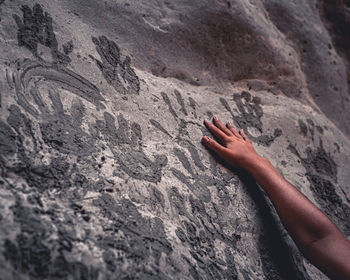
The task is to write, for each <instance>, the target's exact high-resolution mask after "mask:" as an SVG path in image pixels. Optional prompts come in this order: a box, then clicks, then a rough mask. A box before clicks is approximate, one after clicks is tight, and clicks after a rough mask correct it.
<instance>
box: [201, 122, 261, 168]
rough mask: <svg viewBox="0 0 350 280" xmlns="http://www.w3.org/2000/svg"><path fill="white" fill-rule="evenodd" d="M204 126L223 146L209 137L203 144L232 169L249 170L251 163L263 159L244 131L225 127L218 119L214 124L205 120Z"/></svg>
mask: <svg viewBox="0 0 350 280" xmlns="http://www.w3.org/2000/svg"><path fill="white" fill-rule="evenodd" d="M204 124H205V126H206V127H207V128H208V129H209V131H210V132H211V133H212V134H213V135H214V136H215V138H217V139H218V140H219V141H220V142H221V144H220V143H218V142H217V141H215V140H214V139H212V138H209V137H208V136H204V137H203V138H202V143H203V144H204V146H206V147H207V148H208V149H210V150H212V151H213V152H214V153H216V154H217V155H218V156H219V157H221V158H222V159H223V160H224V161H226V162H227V163H228V164H229V165H231V166H232V167H236V168H237V167H242V168H244V169H247V168H248V167H249V165H250V164H251V163H253V162H254V161H256V160H259V158H261V157H260V156H259V155H258V153H257V152H256V151H255V149H254V147H253V145H252V143H251V141H250V140H249V139H248V137H247V135H246V134H245V133H244V131H243V129H241V130H239V131H237V129H236V128H234V127H233V126H232V125H231V124H230V123H226V126H225V125H224V124H223V123H222V122H221V121H220V120H219V119H218V118H216V117H214V119H213V123H212V122H209V121H207V120H205V121H204Z"/></svg>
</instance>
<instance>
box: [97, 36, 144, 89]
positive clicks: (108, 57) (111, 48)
mask: <svg viewBox="0 0 350 280" xmlns="http://www.w3.org/2000/svg"><path fill="white" fill-rule="evenodd" d="M92 41H93V42H94V44H95V46H96V50H97V52H98V54H99V55H100V57H101V60H102V61H100V60H98V59H96V58H94V57H93V56H90V57H91V58H93V59H94V60H95V61H96V64H97V66H98V68H100V70H101V72H102V74H103V76H104V77H105V79H106V81H107V82H108V83H109V84H110V85H111V86H113V87H114V88H115V89H116V90H117V92H118V93H121V94H139V93H140V81H139V78H138V77H137V75H136V73H135V71H134V70H133V69H132V67H131V65H130V63H131V60H130V57H129V56H126V57H125V59H124V61H122V59H121V55H120V49H119V47H118V46H117V44H116V43H115V42H114V41H111V40H108V39H107V38H106V37H105V36H100V37H99V38H95V37H92Z"/></svg>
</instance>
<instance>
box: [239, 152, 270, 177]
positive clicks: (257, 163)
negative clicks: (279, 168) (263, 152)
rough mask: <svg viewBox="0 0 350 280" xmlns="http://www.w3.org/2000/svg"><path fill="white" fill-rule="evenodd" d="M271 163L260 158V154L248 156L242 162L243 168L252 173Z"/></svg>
mask: <svg viewBox="0 0 350 280" xmlns="http://www.w3.org/2000/svg"><path fill="white" fill-rule="evenodd" d="M268 163H269V160H268V159H267V158H265V157H262V156H259V155H258V154H255V155H252V156H248V157H246V158H245V159H244V160H243V161H242V167H243V168H244V169H245V170H246V171H248V172H249V173H252V172H253V171H254V170H256V169H257V168H259V167H262V166H264V165H266V164H268Z"/></svg>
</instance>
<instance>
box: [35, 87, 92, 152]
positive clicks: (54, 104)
mask: <svg viewBox="0 0 350 280" xmlns="http://www.w3.org/2000/svg"><path fill="white" fill-rule="evenodd" d="M31 94H32V96H33V99H34V101H35V103H36V105H37V108H38V109H39V112H40V115H39V119H40V122H39V127H40V131H41V135H42V139H43V140H44V142H45V143H46V144H47V145H48V146H50V147H52V148H54V149H55V150H57V151H59V152H61V153H63V154H71V153H73V154H75V155H77V156H87V155H91V153H92V152H94V151H95V150H96V148H95V142H96V140H95V139H94V138H93V137H92V136H91V135H90V134H88V133H86V132H85V131H84V130H83V129H82V123H83V117H84V116H85V107H84V104H83V103H82V102H81V100H75V101H74V102H73V103H72V105H71V107H70V114H67V113H65V112H64V108H63V104H62V101H61V97H60V95H59V93H57V92H56V91H55V90H54V89H50V90H49V99H50V101H51V106H48V105H47V103H46V102H45V101H44V100H43V98H42V96H41V94H40V91H39V90H32V91H31Z"/></svg>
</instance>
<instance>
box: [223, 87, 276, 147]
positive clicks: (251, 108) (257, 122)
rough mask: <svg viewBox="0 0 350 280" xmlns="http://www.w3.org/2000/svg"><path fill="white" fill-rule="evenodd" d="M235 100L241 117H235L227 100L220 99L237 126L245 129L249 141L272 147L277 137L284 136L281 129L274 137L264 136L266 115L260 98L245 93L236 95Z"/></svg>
mask: <svg viewBox="0 0 350 280" xmlns="http://www.w3.org/2000/svg"><path fill="white" fill-rule="evenodd" d="M233 99H234V101H235V103H236V106H237V108H238V111H239V115H235V114H234V113H233V112H232V110H231V108H230V106H229V104H228V103H227V101H226V99H224V98H220V102H221V104H222V105H223V106H224V107H225V109H226V110H227V111H228V112H229V113H230V114H231V115H232V118H233V121H234V122H235V123H236V124H237V126H238V128H241V129H243V130H244V132H245V133H246V134H247V135H248V137H249V139H251V140H252V141H254V142H257V143H259V144H261V145H263V146H270V145H271V143H272V142H273V141H274V140H275V139H276V138H277V137H279V136H281V135H282V130H281V129H279V128H276V129H275V130H274V132H273V135H267V134H263V123H262V121H261V117H262V116H263V114H264V113H263V109H262V107H261V105H260V104H261V100H260V98H259V97H253V98H252V97H251V95H250V93H249V92H246V91H243V92H242V93H241V95H239V94H234V95H233ZM249 128H253V129H255V130H257V132H258V133H259V134H260V136H254V135H252V134H251V133H250V131H249Z"/></svg>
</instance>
